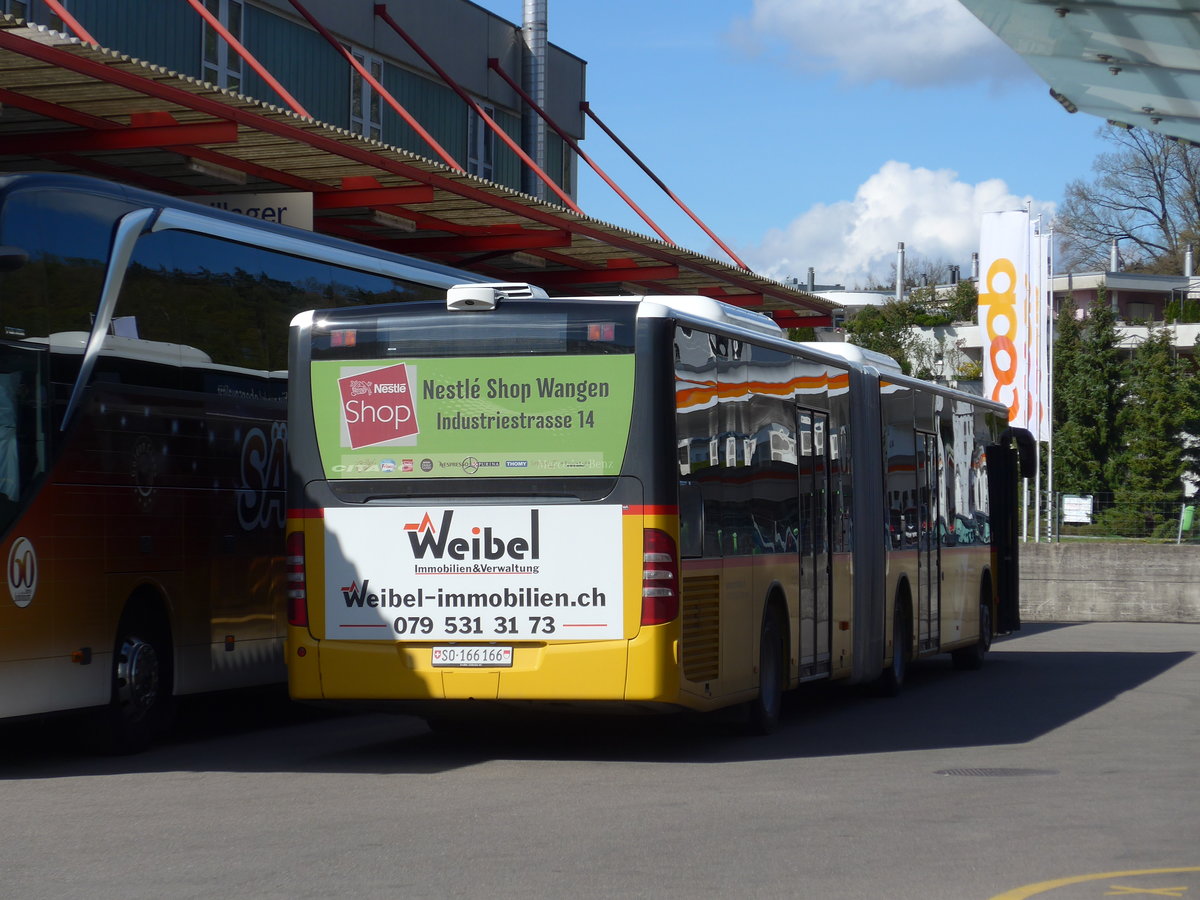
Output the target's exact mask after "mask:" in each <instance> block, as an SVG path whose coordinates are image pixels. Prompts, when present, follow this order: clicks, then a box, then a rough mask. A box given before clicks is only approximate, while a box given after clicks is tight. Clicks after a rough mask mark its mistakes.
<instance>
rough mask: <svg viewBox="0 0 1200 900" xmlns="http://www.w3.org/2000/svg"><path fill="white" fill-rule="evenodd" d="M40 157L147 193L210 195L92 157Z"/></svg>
mask: <svg viewBox="0 0 1200 900" xmlns="http://www.w3.org/2000/svg"><path fill="white" fill-rule="evenodd" d="M41 156H42V158H43V159H48V160H50V162H55V163H58V164H59V165H61V166H66V167H67V168H69V169H78V170H79V171H80V172H91V173H92V174H93V175H99V176H100V177H102V178H107V179H108V180H109V181H116V182H121V183H124V184H132V185H136V186H137V187H140V188H145V189H146V190H148V191H158V193H160V194H167V195H168V196H185V197H186V196H187V195H189V194H210V193H212V192H211V191H205V190H202V189H199V188H185V187H184V186H183V185H181V184H180V183H179V182H178V181H171V180H169V179H167V178H158V177H156V176H154V175H146V174H143V173H142V172H137V171H135V170H133V169H125V168H122V167H120V166H113V165H110V164H108V163H106V162H104V161H102V160H100V159H97V158H96V157H92V156H75V155H73V154H71V153H45V154H41Z"/></svg>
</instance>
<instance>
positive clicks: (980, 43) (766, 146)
mask: <svg viewBox="0 0 1200 900" xmlns="http://www.w3.org/2000/svg"><path fill="white" fill-rule="evenodd" d="M476 2H477V3H479V5H480V6H483V7H484V8H486V9H489V10H492V11H493V12H496V13H497V14H499V15H501V16H503V17H504V18H506V19H508V20H509V21H512V22H517V23H519V22H520V21H521V14H522V0H476ZM549 37H550V41H551V42H552V43H554V44H556V45H558V46H559V47H561V48H563V49H564V50H567V51H568V52H571V53H573V54H575V55H577V56H580V57H582V58H583V59H585V60H586V61H587V63H588V67H587V95H588V100H589V102H590V103H591V105H592V109H593V110H595V112H596V113H597V115H599V116H600V118H602V119H603V120H604V121H605V123H606V124H608V125H609V127H610V128H612V129H613V130H614V131H615V132H616V133H617V134H618V135H619V136H620V137H621V138H622V139H623V140H624V141H625V142H626V143H627V144H629V145H630V146H631V147H632V148H633V150H634V151H635V152H636V153H638V155H639V156H641V157H642V159H643V160H644V161H645V162H646V163H647V164H648V165H649V166H650V167H651V168H652V169H653V170H654V171H655V172H656V173H657V174H658V176H659V177H660V178H661V179H662V180H663V181H664V182H666V184H667V185H668V186H669V187H670V188H671V189H672V190H673V191H674V192H675V193H676V194H677V195H678V196H679V197H680V199H682V200H683V201H684V202H685V203H686V204H687V205H688V206H689V207H691V208H692V210H693V211H695V212H696V214H697V215H698V216H699V217H700V218H701V219H702V220H704V222H705V223H706V224H707V225H708V227H709V228H710V229H711V230H712V231H713V232H715V233H716V234H717V235H718V236H719V237H720V238H721V239H722V240H723V241H725V242H726V243H727V244H728V245H729V246H731V247H732V248H733V249H734V251H735V252H736V253H737V254H738V255H739V256H741V257H742V259H743V260H745V261H746V262H747V263H748V264H749V265H750V267H751V268H752V269H754V270H755V271H758V272H760V273H763V274H766V275H770V276H774V277H778V278H784V277H792V276H794V277H798V278H800V279H801V280H803V279H804V278H805V275H806V272H807V269H808V267H809V266H813V267H814V268H815V269H816V278H817V281H818V282H826V283H828V282H833V281H840V282H842V283H844V284H846V286H847V287H855V286H861V285H865V283H866V280H867V278H868V277H870V276H874V277H876V278H883V279H885V278H887V276H888V275H889V271H890V265H891V263H892V262H893V261H894V259H895V251H896V243H897V241H904V242H905V244H906V246H907V250H908V252H909V254H910V255H911V254H917V255H920V256H923V257H926V258H928V259H933V260H942V261H945V262H947V263H958V264H960V265H962V266H963V267H964V271H965V270H966V266H967V265H968V264H969V260H970V254H971V252H972V251H973V250H976V249H977V245H978V241H979V224H980V216H981V214H982V213H983V212H985V211H989V210H993V209H1011V208H1017V207H1018V206H1021V205H1024V203H1025V202H1026V201H1030V202H1031V203H1032V205H1033V208H1034V211H1035V213H1037V212H1041V213H1043V214H1044V215H1046V216H1050V215H1052V214H1053V211H1054V208H1055V207H1056V206H1057V205H1058V204H1060V203H1061V202H1062V199H1063V193H1064V190H1065V188H1066V186H1067V184H1068V183H1069V182H1070V181H1072V180H1074V179H1077V178H1085V179H1086V178H1089V177H1090V174H1091V165H1092V162H1093V160H1094V159H1095V158H1096V156H1097V155H1099V154H1100V153H1103V152H1105V151H1106V150H1107V149H1109V147H1108V145H1107V144H1106V143H1105V142H1104V141H1103V140H1102V139H1101V138H1100V137H1098V135H1097V132H1098V131H1099V130H1100V129H1101V127H1102V126H1103V124H1104V123H1103V122H1102V121H1101V120H1100V119H1097V118H1095V117H1092V116H1088V115H1085V114H1083V113H1079V114H1075V115H1069V114H1068V113H1067V112H1066V111H1065V110H1063V109H1062V107H1060V106H1059V105H1058V104H1057V103H1055V102H1054V101H1053V100H1052V99H1051V98H1050V96H1049V89H1048V87H1047V85H1046V84H1045V83H1044V82H1043V81H1042V80H1041V79H1040V78H1038V77H1037V76H1035V75H1034V74H1033V73H1032V71H1031V70H1030V69H1029V68H1028V66H1026V65H1025V63H1024V62H1023V61H1022V60H1021V59H1020V57H1018V56H1017V55H1016V54H1015V53H1014V52H1013V51H1012V50H1010V49H1009V48H1008V47H1006V46H1005V45H1004V44H1003V43H1002V42H1001V41H1000V40H999V39H998V38H996V37H995V36H994V35H992V33H991V32H990V31H988V30H987V29H986V28H985V27H984V26H983V25H981V24H980V23H979V22H978V21H977V20H976V19H975V18H974V17H973V16H972V15H971V14H970V13H969V12H967V11H966V9H965V8H964V7H962V6H961V5H960V4H959V3H958V2H957V0H605V2H603V3H600V2H597V0H549ZM583 147H584V149H585V150H586V151H587V152H588V154H589V155H591V156H592V157H593V158H595V159H596V160H597V162H599V163H600V165H601V166H603V167H604V169H605V170H606V171H608V172H609V174H610V175H612V176H613V177H614V179H615V180H616V181H617V182H618V183H619V184H620V185H621V186H622V188H623V189H624V190H625V191H626V192H627V193H629V194H630V195H631V196H632V197H633V199H634V200H635V201H636V202H637V203H638V204H639V205H640V206H642V207H643V208H644V209H645V210H646V211H647V212H648V214H649V215H650V216H651V217H652V218H653V219H654V220H655V221H656V222H657V223H658V224H659V226H660V227H661V228H662V229H663V230H664V231H665V232H666V233H667V234H668V235H669V236H670V237H671V239H672V240H674V241H675V242H676V243H677V244H680V245H682V246H686V247H688V248H690V249H693V250H696V251H698V252H702V253H707V254H709V255H711V256H714V257H717V258H721V259H727V257H725V255H724V253H723V252H722V251H721V250H720V248H719V247H718V246H717V245H715V244H714V243H712V241H710V240H709V238H708V237H707V236H705V235H704V233H703V232H702V231H701V230H700V229H699V228H698V227H697V226H696V225H695V224H693V223H692V222H691V220H690V219H688V218H687V217H686V216H685V215H684V214H683V213H682V212H680V211H678V209H677V207H675V205H674V204H673V203H672V201H671V200H670V199H669V198H667V197H666V196H665V195H664V194H663V193H662V192H661V191H660V190H659V189H658V188H657V187H655V186H654V185H653V184H652V183H651V182H649V181H648V180H647V179H646V178H645V177H644V176H643V175H642V174H641V173H640V172H639V171H638V170H637V169H636V168H635V167H634V166H633V165H632V164H630V163H627V162H626V161H625V157H624V154H623V153H622V152H621V151H620V149H619V148H617V147H616V146H615V145H613V144H612V143H611V142H610V141H609V140H608V138H607V137H605V135H604V134H603V133H602V132H601V131H600V130H599V129H598V128H596V127H595V126H594V125H591V124H590V123H589V126H588V130H587V139H586V140H585V142H584V144H583ZM580 206H581V208H582V209H583V210H584V212H585V213H587V214H588V215H590V216H594V217H596V218H599V219H602V220H604V221H607V222H612V223H614V224H617V225H621V226H624V227H626V228H629V229H632V230H634V231H637V232H639V233H643V234H649V233H650V229H649V228H648V226H646V224H645V223H644V222H643V221H642V220H641V219H640V218H638V217H637V215H636V214H635V213H634V212H632V211H631V210H630V209H629V208H628V207H627V206H626V205H625V204H624V202H623V201H622V200H621V199H620V198H619V197H617V196H616V195H615V194H613V193H612V192H611V191H610V190H609V189H608V188H607V187H606V186H605V185H604V184H603V183H602V182H600V181H599V180H598V179H596V178H595V177H594V176H592V175H591V172H590V170H588V169H587V167H586V165H583V166H581V177H580Z"/></svg>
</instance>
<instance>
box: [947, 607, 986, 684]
mask: <svg viewBox="0 0 1200 900" xmlns="http://www.w3.org/2000/svg"><path fill="white" fill-rule="evenodd" d="M991 647H992V604H991V603H989V602H988V601H987V600H980V601H979V640H978V641H976V642H975V643H974V644H972V645H971V646H970V647H964V648H962V649H961V650H955V651H953V652H952V653H951V654H950V658H951V659H952V660H953V661H954V668H956V669H969V670H973V669H978V668H980V667H981V666H983V657H984V656H985V655H986V654H987V652H988V650H990V649H991Z"/></svg>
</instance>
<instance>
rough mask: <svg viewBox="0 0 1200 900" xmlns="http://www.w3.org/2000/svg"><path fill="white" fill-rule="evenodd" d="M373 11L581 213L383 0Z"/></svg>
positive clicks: (570, 208)
mask: <svg viewBox="0 0 1200 900" xmlns="http://www.w3.org/2000/svg"><path fill="white" fill-rule="evenodd" d="M375 15H376V16H378V17H379V18H381V19H383V21H384V23H385V24H386V25H387V26H388V27H389V28H391V29H392V31H394V32H396V34H398V35H400V37H401V38H402V39H403V40H404V41H405V43H407V44H408V46H410V47H412V48H413V50H414V51H415V52H416V54H417V55H418V56H419V57H421V59H423V60H425V65H427V66H429V68H431V69H433V71H434V72H436V73H437V76H438V78H440V79H442V81H444V82H445V83H446V86H447V87H448V88H450V90H452V91H454V93H456V94H458V97H459V99H460V100H462V102H463V103H465V104H467V106H469V107H470V108H471V109H472V110H474V111H475V114H476V115H477V116H479V118H480V119H482V120H483V121H484V122H485V123H487V127H488V128H490V129H492V131H493V132H494V133H495V134H496V135H497V136H498V137H499V138H500V140H502V141H503V142H504V143H505V144H506V145H507V146H508V149H509V150H511V151H512V152H513V153H515V154H516V155H517V158H518V159H520V160H521V162H523V163H525V165H527V166H528V167H529V168H530V170H531V171H532V172H533V174H535V175H537V177H538V178H539V179H540V180H541V182H542V183H543V184H544V185H546V187H548V188H550V190H552V191H554V193H555V194H556V195H557V196H558V199H559V200H561V201H562V202H563V203H564V204H566V206H567V209H569V210H571V212H574V213H578V214H579V215H583V210H581V209H580V208H579V207H578V206H576V205H575V201H574V200H572V199H571V198H570V197H569V196H568V195H567V194H566V193H565V192H564V191H563V189H562V188H560V187H559V186H558V185H557V184H555V183H554V179H553V178H551V177H550V176H549V175H547V174H546V173H545V172H544V171H542V167H541V166H539V165H538V164H537V163H536V162H534V161H533V160H532V159H531V158H530V156H529V154H528V153H526V152H525V151H524V150H523V149H521V146H520V144H518V143H517V142H516V141H514V140H513V139H512V138H511V137H509V136H508V132H507V131H505V130H504V129H503V128H501V127H500V126H499V124H497V122H496V120H495V119H493V118H492V117H491V116H489V115H488V114H487V113H486V112H484V110H483V107H482V106H480V105H479V104H478V103H477V102H476V101H475V98H474V97H472V96H471V95H470V94H468V93H467V92H466V91H464V90H463V89H462V88H461V87H460V86H459V84H458V82H457V81H455V80H454V79H453V78H451V77H450V75H449V74H448V73H447V72H446V71H445V70H444V69H443V68H442V67H441V66H439V65H438V64H437V61H436V60H435V59H434V58H433V57H432V56H430V55H429V54H428V53H426V52H425V50H424V49H423V48H422V47H421V45H420V44H418V43H417V42H416V41H415V40H413V39H412V37H411V36H410V35H409V33H408V32H407V31H405V30H404V29H403V28H401V27H400V26H399V25H397V24H396V20H395V19H393V18H392V17H391V15H389V13H388V11H387V6H386V5H385V4H383V3H376V4H375Z"/></svg>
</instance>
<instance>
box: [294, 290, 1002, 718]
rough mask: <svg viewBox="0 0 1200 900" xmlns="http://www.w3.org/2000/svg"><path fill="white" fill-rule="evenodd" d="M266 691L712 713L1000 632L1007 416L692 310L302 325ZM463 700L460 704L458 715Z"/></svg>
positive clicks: (587, 302)
mask: <svg viewBox="0 0 1200 900" xmlns="http://www.w3.org/2000/svg"><path fill="white" fill-rule="evenodd" d="M289 374H290V378H291V393H290V395H289V407H288V417H289V434H290V443H289V460H290V465H289V484H288V508H289V511H288V527H287V531H288V536H287V540H288V550H287V553H288V557H287V561H288V579H289V601H288V621H289V628H288V647H287V663H288V667H289V685H290V690H291V694H292V696H293V697H295V698H297V699H302V700H310V701H407V703H408V706H407V707H403V706H402V708H409V709H412V710H414V711H417V712H419V713H421V714H423V715H426V716H427V717H429V718H430V719H431V720H433V721H437V720H438V719H439V718H442V717H446V718H453V717H454V715H455V714H456V713H458V712H461V711H462V710H464V709H465V708H470V709H476V708H477V707H478V705H479V704H480V703H486V704H489V705H491V706H492V707H499V706H502V705H504V704H511V705H516V706H527V705H537V704H541V703H556V702H569V703H572V704H579V705H591V706H592V707H593V708H595V709H608V708H612V707H615V708H618V709H623V710H630V711H632V710H635V709H649V710H668V709H680V708H686V709H692V710H711V709H717V708H720V707H725V706H731V705H734V704H746V706H747V709H748V710H749V713H750V721H751V723H752V724H753V727H754V728H755V730H757V731H762V732H767V731H770V730H772V729H773V728H774V727H775V726H776V725H777V723H778V720H779V713H780V706H781V699H782V694H783V692H784V691H785V690H788V689H791V688H794V687H796V686H798V685H799V684H801V683H802V682H807V681H812V680H817V679H843V680H847V681H852V682H867V681H874V680H880V681H881V682H882V684H883V685H885V686H886V687H887V688H889V689H891V690H895V689H897V688H899V686H900V685H901V683H902V682H903V679H904V675H905V670H906V668H907V666H908V664H909V662H910V661H911V660H912V659H914V658H916V657H920V656H926V655H931V654H935V653H944V652H950V653H952V654H954V658H955V661H956V662H957V663H959V664H961V665H963V666H968V667H971V666H976V665H978V664H979V663H980V662H981V661H982V657H983V653H984V652H985V651H986V649H987V648H988V645H989V644H990V641H991V638H992V635H993V633H994V631H996V630H997V628H1002V629H1005V630H1008V629H1011V628H1014V627H1016V626H1017V624H1018V623H1017V619H1016V608H1017V607H1016V601H1017V595H1016V555H1015V525H1014V523H1015V519H1014V516H1013V512H1014V510H1013V505H1014V502H1015V501H1014V498H1015V493H1016V492H1015V483H1016V477H1017V476H1016V458H1017V456H1018V454H1017V451H1016V449H1014V447H1013V446H1011V445H1013V444H1014V443H1015V442H1016V438H1018V437H1022V438H1023V437H1024V436H1023V435H1017V434H1014V433H1013V432H1012V431H1011V430H1008V429H1006V427H1005V426H1006V410H1005V409H1004V408H1003V407H1001V406H999V405H997V404H994V403H991V402H988V401H984V400H982V399H981V398H979V397H975V396H970V395H967V394H964V393H959V392H957V391H953V390H950V389H948V388H945V387H939V386H936V385H931V384H926V383H923V382H921V381H917V380H915V379H912V378H908V377H906V376H904V375H902V374H901V373H900V372H899V370H898V369H897V368H896V367H895V364H894V363H892V362H891V360H889V359H887V358H886V357H882V356H878V355H874V354H869V353H866V352H864V351H861V350H858V349H857V348H843V349H842V350H841V351H840V352H836V353H835V352H830V351H829V350H828V349H827V348H826V345H811V344H808V345H806V344H798V343H794V342H791V341H789V340H787V338H786V336H785V335H784V334H783V333H781V331H780V330H779V328H778V327H777V326H776V325H775V324H774V323H773V322H771V321H770V320H769V319H767V318H765V317H763V316H760V315H758V314H755V313H751V312H746V311H744V310H741V309H738V308H736V307H732V306H728V305H725V304H722V303H718V302H716V301H713V300H710V299H707V298H702V297H674V296H672V297H662V296H647V297H636V298H614V299H602V300H601V299H549V298H547V297H546V295H545V294H544V293H543V292H542V291H540V290H539V289H537V288H531V287H529V286H528V285H462V286H456V287H453V288H451V289H450V290H449V291H448V292H447V296H446V298H445V300H444V301H442V302H438V303H432V302H421V303H405V304H393V305H386V306H378V307H374V308H358V309H324V310H316V311H309V312H305V313H302V314H300V315H298V316H297V317H296V318H295V319H294V320H293V322H292V328H291V338H290V346H289ZM470 701H474V703H470Z"/></svg>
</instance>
